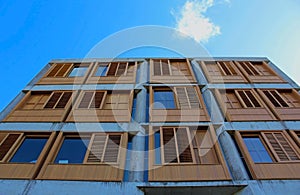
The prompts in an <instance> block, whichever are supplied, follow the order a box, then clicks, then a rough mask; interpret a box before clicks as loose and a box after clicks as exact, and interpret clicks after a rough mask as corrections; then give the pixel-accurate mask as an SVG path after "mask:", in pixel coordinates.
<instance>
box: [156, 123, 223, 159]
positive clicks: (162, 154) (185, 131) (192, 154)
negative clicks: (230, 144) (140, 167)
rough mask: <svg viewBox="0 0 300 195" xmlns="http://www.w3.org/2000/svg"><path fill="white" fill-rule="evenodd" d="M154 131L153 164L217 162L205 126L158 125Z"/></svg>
mask: <svg viewBox="0 0 300 195" xmlns="http://www.w3.org/2000/svg"><path fill="white" fill-rule="evenodd" d="M155 131H156V132H155V133H154V143H155V164H159V163H162V164H169V163H170V164H181V163H188V164H219V160H218V157H217V154H216V151H215V147H214V144H213V141H212V139H211V135H210V133H209V132H208V131H207V127H160V128H158V129H155ZM160 144H162V146H161V145H160ZM159 147H160V149H159Z"/></svg>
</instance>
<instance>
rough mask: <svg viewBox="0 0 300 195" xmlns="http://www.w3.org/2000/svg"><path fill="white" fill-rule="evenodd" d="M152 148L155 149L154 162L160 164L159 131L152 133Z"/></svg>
mask: <svg viewBox="0 0 300 195" xmlns="http://www.w3.org/2000/svg"><path fill="white" fill-rule="evenodd" d="M154 149H155V164H156V165H160V164H161V152H160V150H161V148H160V133H159V131H158V132H155V134H154Z"/></svg>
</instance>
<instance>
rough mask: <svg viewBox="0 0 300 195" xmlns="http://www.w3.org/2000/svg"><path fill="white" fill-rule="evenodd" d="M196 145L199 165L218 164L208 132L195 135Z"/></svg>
mask: <svg viewBox="0 0 300 195" xmlns="http://www.w3.org/2000/svg"><path fill="white" fill-rule="evenodd" d="M195 138H196V140H197V141H196V143H197V144H198V154H199V157H200V163H201V164H219V160H218V157H217V154H216V150H215V146H214V143H213V140H212V137H211V135H210V133H209V132H208V131H199V130H197V131H196V133H195Z"/></svg>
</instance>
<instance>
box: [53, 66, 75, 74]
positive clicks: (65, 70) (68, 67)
mask: <svg viewBox="0 0 300 195" xmlns="http://www.w3.org/2000/svg"><path fill="white" fill-rule="evenodd" d="M71 66H72V64H65V65H63V67H62V68H61V69H60V70H59V71H58V73H57V74H56V77H63V76H64V75H65V74H66V72H67V71H68V70H69V69H70V68H71Z"/></svg>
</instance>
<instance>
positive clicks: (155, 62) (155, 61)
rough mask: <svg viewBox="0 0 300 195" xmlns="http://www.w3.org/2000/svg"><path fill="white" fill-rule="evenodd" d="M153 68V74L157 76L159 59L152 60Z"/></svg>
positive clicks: (159, 72) (158, 73)
mask: <svg viewBox="0 0 300 195" xmlns="http://www.w3.org/2000/svg"><path fill="white" fill-rule="evenodd" d="M153 66H154V67H153V68H154V75H156V76H159V75H161V70H160V60H153Z"/></svg>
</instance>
